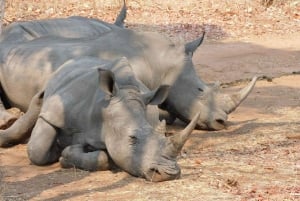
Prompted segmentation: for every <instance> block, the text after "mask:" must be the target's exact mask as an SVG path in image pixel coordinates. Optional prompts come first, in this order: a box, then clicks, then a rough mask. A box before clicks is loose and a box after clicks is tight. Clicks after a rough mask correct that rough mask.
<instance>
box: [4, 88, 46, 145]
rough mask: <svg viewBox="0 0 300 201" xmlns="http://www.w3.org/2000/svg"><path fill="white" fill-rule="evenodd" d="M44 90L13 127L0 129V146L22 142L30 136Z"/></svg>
mask: <svg viewBox="0 0 300 201" xmlns="http://www.w3.org/2000/svg"><path fill="white" fill-rule="evenodd" d="M42 99H43V92H40V93H38V94H36V95H35V96H34V97H33V98H32V100H31V103H30V105H29V108H28V110H27V112H26V113H25V114H24V115H22V116H21V117H20V118H19V119H18V120H17V121H16V122H15V123H14V124H13V125H12V126H11V127H9V128H7V129H6V130H0V147H7V146H11V145H14V144H17V143H19V142H21V141H22V140H24V139H27V138H28V137H29V136H30V131H31V129H32V127H33V126H34V124H35V122H36V120H37V118H38V115H39V113H40V110H41V105H42Z"/></svg>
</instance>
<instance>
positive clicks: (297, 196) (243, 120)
mask: <svg viewBox="0 0 300 201" xmlns="http://www.w3.org/2000/svg"><path fill="white" fill-rule="evenodd" d="M299 26H300V25H299ZM298 29H299V27H298ZM193 59H194V63H195V67H196V70H197V73H198V74H199V76H200V77H201V78H202V79H203V80H205V81H207V82H214V81H221V82H222V83H223V87H224V89H223V90H224V91H226V92H228V93H230V92H233V91H236V90H238V89H240V88H242V87H243V86H245V84H246V83H247V80H249V79H251V78H252V77H253V76H260V78H261V79H260V80H259V81H258V82H257V84H256V87H255V88H254V90H253V92H252V93H251V94H250V95H249V97H248V98H247V99H246V100H245V101H244V102H243V103H242V104H241V105H240V107H239V108H238V109H237V110H236V111H234V112H233V113H232V114H231V115H230V116H229V119H228V126H227V128H226V129H225V130H221V131H197V130H195V131H194V132H193V134H192V136H191V138H190V139H189V140H188V142H187V143H186V145H185V147H184V150H183V151H182V154H181V156H180V157H179V159H178V161H179V165H180V166H181V168H182V176H181V178H180V179H178V180H174V181H167V182H161V183H151V182H147V181H145V180H144V179H140V178H135V177H132V176H130V175H128V174H127V173H125V172H111V171H103V172H92V173H91V172H86V171H81V170H77V169H61V168H60V166H59V164H57V163H56V164H53V165H51V166H47V167H37V166H34V165H31V164H30V162H29V160H28V159H27V156H26V145H18V146H15V147H13V148H8V149H1V148H0V181H1V184H0V200H1V199H2V200H5V201H10V200H43V201H45V200H49V201H50V200H51V201H52V200H80V201H81V200H111V201H113V200H122V201H126V200H166V201H167V200H168V201H169V200H191V201H192V200H195V201H198V200H204V201H210V200H224V201H229V200H230V201H231V200H239V201H248V200H253V201H254V200H255V201H267V200H269V201H284V200H285V201H292V200H295V201H296V200H300V74H299V72H300V35H299V33H287V34H284V35H281V34H278V33H271V32H268V33H266V34H264V35H256V34H249V35H247V37H246V38H241V37H240V38H234V37H229V38H226V39H223V40H217V41H216V40H208V41H205V42H204V44H203V46H201V48H199V50H197V52H196V53H195V54H194V58H193ZM182 127H183V124H182V123H181V122H177V123H176V125H175V126H172V127H169V128H168V129H169V130H170V131H172V130H177V129H181V128H182ZM297 137H298V138H297Z"/></svg>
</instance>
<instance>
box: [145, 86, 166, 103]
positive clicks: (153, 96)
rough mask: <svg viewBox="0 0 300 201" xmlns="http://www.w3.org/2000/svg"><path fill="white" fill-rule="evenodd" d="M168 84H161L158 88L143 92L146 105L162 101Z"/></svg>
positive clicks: (164, 98)
mask: <svg viewBox="0 0 300 201" xmlns="http://www.w3.org/2000/svg"><path fill="white" fill-rule="evenodd" d="M169 89H170V86H168V85H162V86H160V87H159V88H158V89H156V90H153V91H150V92H148V93H145V94H143V99H144V103H145V104H146V105H148V104H150V105H159V104H161V103H162V102H164V101H165V100H166V98H167V96H168V93H169Z"/></svg>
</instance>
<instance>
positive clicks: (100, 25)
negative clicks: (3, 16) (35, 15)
mask: <svg viewBox="0 0 300 201" xmlns="http://www.w3.org/2000/svg"><path fill="white" fill-rule="evenodd" d="M126 11H127V7H126V5H125V2H124V6H123V7H122V9H121V11H120V13H119V15H118V16H117V18H116V20H115V22H114V24H110V23H107V22H104V21H102V20H99V19H92V18H86V17H81V16H72V17H69V18H57V19H44V20H35V21H28V22H15V23H12V24H10V25H8V26H7V27H5V29H4V30H3V32H2V33H1V35H0V43H10V44H11V43H20V42H25V41H30V40H33V39H37V38H40V37H44V36H59V37H67V38H93V37H97V36H101V35H103V34H105V33H107V32H111V31H112V30H113V29H114V28H115V27H119V28H120V27H121V28H124V20H125V18H126Z"/></svg>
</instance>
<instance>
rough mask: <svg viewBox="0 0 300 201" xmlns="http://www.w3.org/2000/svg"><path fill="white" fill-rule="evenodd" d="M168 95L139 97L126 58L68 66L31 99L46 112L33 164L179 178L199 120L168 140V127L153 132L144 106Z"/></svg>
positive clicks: (33, 143)
mask: <svg viewBox="0 0 300 201" xmlns="http://www.w3.org/2000/svg"><path fill="white" fill-rule="evenodd" d="M166 89H167V88H166V87H164V86H162V87H160V88H159V89H158V90H154V91H150V92H147V93H146V94H141V91H140V87H139V83H138V81H137V80H136V79H135V76H134V74H133V72H132V69H131V67H130V64H129V63H128V61H127V59H126V58H121V59H118V60H117V61H112V62H106V61H102V60H99V59H96V58H89V57H85V58H78V59H74V60H70V61H67V62H66V63H65V64H63V65H62V66H61V67H59V69H57V71H56V72H55V73H53V75H52V76H51V78H50V79H49V81H48V82H47V84H46V86H45V87H44V90H43V91H42V92H39V93H38V95H37V96H35V98H34V99H36V100H34V99H33V101H35V102H38V101H37V100H40V101H39V104H40V105H42V106H41V109H40V113H39V115H38V119H37V122H36V124H35V126H34V128H33V131H32V135H31V138H30V140H29V142H28V156H29V159H30V161H31V162H32V163H34V164H36V165H46V164H50V163H54V162H56V161H58V160H59V161H60V163H61V165H62V167H66V168H67V167H77V168H81V169H85V170H89V171H95V170H108V169H111V168H112V167H113V166H114V165H117V166H118V167H119V168H121V169H123V170H125V171H127V172H128V173H130V174H131V175H134V176H137V177H143V178H146V179H147V180H150V181H155V182H158V181H165V180H172V179H176V178H178V177H179V176H180V168H179V166H178V164H177V162H176V157H177V155H178V153H179V152H180V150H181V148H182V146H183V144H184V143H185V141H186V140H187V138H188V136H189V135H190V133H191V132H192V130H193V129H194V127H195V125H196V122H197V118H198V117H199V115H196V116H195V118H194V119H193V121H192V122H191V123H190V124H189V125H188V126H187V127H186V128H185V129H184V130H183V131H181V132H179V133H176V134H175V135H173V136H171V137H166V136H165V133H164V131H165V124H164V123H161V124H158V125H157V127H153V126H152V125H151V124H150V123H149V122H148V121H147V118H146V115H145V114H146V110H145V109H146V105H147V104H158V103H160V102H161V101H163V99H164V98H165V97H166V92H167V90H166ZM31 109H32V108H31V107H29V109H28V112H31ZM35 109H36V108H34V110H35ZM35 113H36V112H35ZM157 119H158V116H157ZM19 120H20V119H19ZM19 120H17V122H18V121H19ZM17 122H16V123H17Z"/></svg>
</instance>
